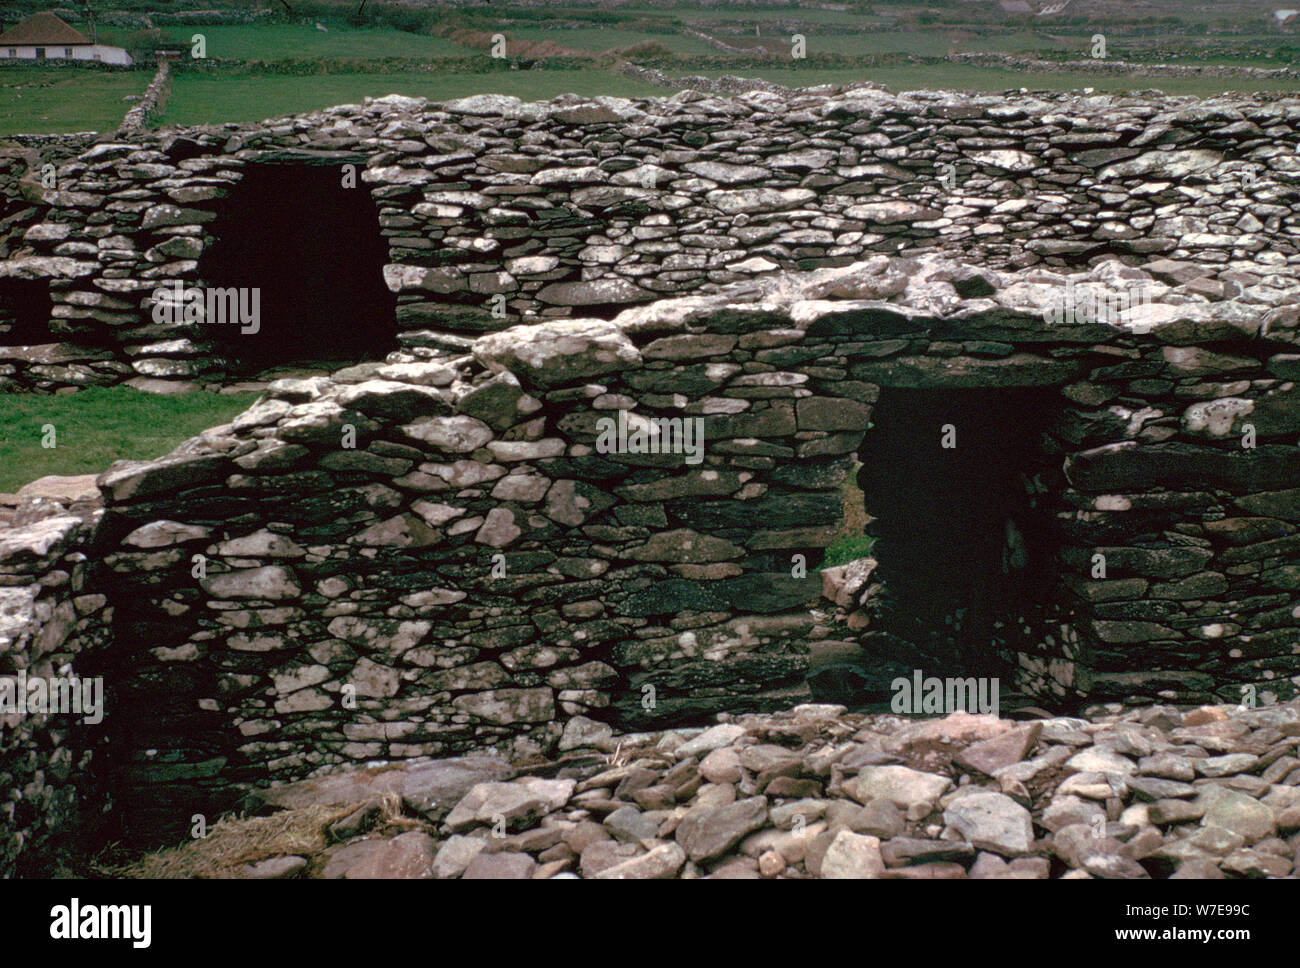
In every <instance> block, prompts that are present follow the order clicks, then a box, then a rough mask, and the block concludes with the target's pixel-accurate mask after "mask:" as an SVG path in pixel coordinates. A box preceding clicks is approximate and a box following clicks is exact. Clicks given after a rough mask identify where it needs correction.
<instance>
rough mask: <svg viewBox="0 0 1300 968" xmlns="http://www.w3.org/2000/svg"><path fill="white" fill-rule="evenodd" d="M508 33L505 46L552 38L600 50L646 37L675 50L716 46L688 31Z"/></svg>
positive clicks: (537, 30) (702, 51)
mask: <svg viewBox="0 0 1300 968" xmlns="http://www.w3.org/2000/svg"><path fill="white" fill-rule="evenodd" d="M502 33H504V34H505V37H506V50H507V51H509V49H510V41H511V40H530V41H533V42H535V43H540V42H541V41H545V40H549V41H551V42H552V43H554V44H559V45H560V46H561V47H568V48H569V49H570V50H588V51H594V52H597V53H599V52H600V51H604V50H609V49H610V48H612V47H631V46H632V45H634V44H643V43H645V42H646V41H652V42H654V43H659V44H663V45H664V46H665V47H667V48H668V49H669V50H671V51H672V52H673V53H676V54H710V53H713V52H714V49H713V48H712V47H710V46H709V45H708V44H706V43H705V42H704V41H702V40H699V39H697V38H695V37H688V36H686V35H685V34H676V33H674V34H652V33H645V32H642V31H637V30H621V29H617V28H611V29H596V28H591V29H585V28H574V29H572V30H566V29H561V28H554V27H522V28H514V29H510V30H503V31H502Z"/></svg>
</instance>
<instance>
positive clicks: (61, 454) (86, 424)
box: [0, 386, 257, 492]
mask: <svg viewBox="0 0 1300 968" xmlns="http://www.w3.org/2000/svg"><path fill="white" fill-rule="evenodd" d="M256 398H257V394H255V393H238V394H229V395H227V394H217V393H208V392H206V391H196V392H194V393H185V394H180V395H178V396H173V397H160V396H155V395H154V394H151V393H141V392H139V391H138V390H132V389H131V388H129V387H121V386H118V387H92V388H90V389H88V390H81V391H79V392H77V393H72V394H67V395H58V396H51V395H50V394H36V393H22V394H6V395H3V396H0V491H7V492H13V491H16V490H18V488H20V487H22V485H24V484H27V483H29V482H31V481H34V480H36V479H37V478H38V477H44V476H45V475H47V474H96V473H99V472H100V471H103V470H107V469H108V465H109V464H111V463H113V461H115V460H145V459H148V458H152V457H161V456H162V455H163V454H167V453H170V452H171V450H172V448H174V447H175V446H176V445H177V444H179V443H180V442H181V441H183V440H186V439H187V438H189V437H192V436H194V435H195V434H197V433H199V432H201V431H203V430H206V429H207V428H208V427H215V426H217V425H219V424H222V423H225V422H226V421H228V420H230V419H231V418H232V417H234V416H235V415H236V414H239V413H242V412H243V411H244V410H246V409H248V407H249V406H251V405H252V403H253V401H254V400H255V399H256ZM46 424H52V425H53V426H54V431H55V436H54V443H55V446H54V447H51V448H46V447H44V446H42V442H43V441H42V438H43V435H44V430H43V429H42V428H43V427H44V426H45V425H46Z"/></svg>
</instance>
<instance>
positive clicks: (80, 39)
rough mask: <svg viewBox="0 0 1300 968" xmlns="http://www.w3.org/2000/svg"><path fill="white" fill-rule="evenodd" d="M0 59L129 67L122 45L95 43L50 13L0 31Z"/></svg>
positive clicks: (128, 60)
mask: <svg viewBox="0 0 1300 968" xmlns="http://www.w3.org/2000/svg"><path fill="white" fill-rule="evenodd" d="M0 60H88V61H99V62H100V63H102V64H113V65H115V66H118V67H130V66H131V55H130V54H128V53H127V52H126V51H125V50H123V49H122V48H121V47H109V46H106V45H105V44H97V43H95V42H94V41H93V40H91V39H90V38H89V37H87V36H86V35H85V34H83V33H82V32H81V31H79V30H77V29H76V28H74V27H70V26H69V25H68V24H67V23H65V22H64V21H62V20H60V19H59V18H58V17H56V16H54V14H52V13H36V14H32V15H31V16H30V17H28V18H27V19H26V20H24V21H22V22H21V23H19V24H16V25H14V26H13V27H10V28H9V29H8V30H6V31H5V32H4V33H0Z"/></svg>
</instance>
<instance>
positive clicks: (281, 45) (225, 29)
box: [100, 24, 471, 60]
mask: <svg viewBox="0 0 1300 968" xmlns="http://www.w3.org/2000/svg"><path fill="white" fill-rule="evenodd" d="M326 26H327V31H321V30H317V29H316V28H315V27H310V26H306V25H299V24H259V25H244V24H240V25H232V26H211V25H201V26H177V27H168V28H167V30H166V33H167V35H168V36H169V37H172V38H174V39H175V40H176V41H178V42H181V43H183V44H184V45H185V46H187V47H188V46H189V45H190V43H191V41H192V38H193V36H194V35H195V34H202V35H203V36H204V38H205V39H206V41H207V56H208V57H212V58H216V59H225V60H286V59H299V58H305V57H357V58H375V57H455V56H463V55H465V54H468V53H471V51H470V50H469V49H468V48H466V47H462V46H460V44H455V43H452V42H451V41H450V40H444V39H442V38H441V37H426V36H421V35H420V34H411V33H407V32H406V31H403V30H380V29H367V30H354V29H352V28H349V27H345V26H342V25H326ZM124 33H125V32H124V31H118V32H117V34H118V35H119V40H120V35H123V34H124ZM100 34H101V36H104V35H110V32H109V31H101V32H100ZM106 42H107V41H106Z"/></svg>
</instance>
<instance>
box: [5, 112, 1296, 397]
mask: <svg viewBox="0 0 1300 968" xmlns="http://www.w3.org/2000/svg"><path fill="white" fill-rule="evenodd" d="M1298 116H1300V101H1296V100H1295V99H1293V98H1292V99H1271V98H1269V97H1267V96H1241V95H1234V96H1225V97H1223V98H1220V99H1214V100H1210V101H1194V100H1192V99H1180V98H1169V99H1142V98H1121V97H1114V96H1095V97H1083V96H1075V95H1049V94H1040V95H1020V96H1017V95H1014V94H1011V95H1007V96H1002V95H999V96H967V95H952V94H929V93H924V92H914V93H911V94H906V95H894V94H889V93H886V92H883V91H880V90H877V89H873V88H865V87H864V88H855V89H848V90H841V89H826V90H816V89H814V90H812V91H809V92H803V93H798V94H793V95H782V94H777V93H773V92H751V93H748V94H744V95H739V96H736V97H713V96H708V95H704V94H699V93H696V92H685V93H682V94H679V95H676V96H674V97H670V98H664V99H645V100H636V101H631V100H622V99H617V98H598V99H596V100H586V99H582V98H577V97H564V98H558V99H556V100H554V101H551V102H546V103H535V104H528V103H522V102H520V101H518V100H515V99H512V98H507V97H502V96H498V95H481V96H476V97H471V98H466V99H463V100H460V101H454V102H448V103H441V104H439V103H434V104H430V103H427V102H425V101H423V100H422V99H411V98H404V97H398V96H390V97H386V98H379V99H375V100H367V101H366V102H365V103H364V104H363V105H343V106H340V107H338V108H334V109H330V110H327V111H321V112H316V113H312V114H306V115H299V116H293V117H286V118H281V119H276V120H273V121H270V122H265V123H261V124H256V125H233V124H231V125H223V126H209V127H201V128H186V129H165V130H161V131H158V132H151V133H141V134H139V135H137V136H133V137H130V138H121V139H112V140H108V141H104V142H102V143H99V144H96V145H95V146H93V147H92V148H90V149H89V150H88V151H86V152H84V153H83V154H81V155H80V156H79V157H78V158H76V159H75V160H72V161H70V162H68V163H67V164H64V165H62V166H61V167H60V170H59V181H58V188H57V190H55V191H51V192H48V193H47V194H46V196H45V202H46V204H47V205H48V209H47V210H46V212H45V217H44V218H43V219H42V220H41V221H39V222H37V223H35V224H31V225H28V226H25V227H24V233H25V234H24V237H23V239H22V242H23V245H22V247H21V248H19V249H16V250H15V251H13V252H12V253H11V256H10V258H9V260H8V261H7V262H5V263H3V264H0V283H2V282H3V281H4V280H5V279H38V280H48V281H49V286H50V294H51V298H52V309H51V310H50V312H51V320H50V324H51V336H50V338H49V342H48V343H47V344H41V345H35V346H30V347H27V348H14V347H12V346H10V347H3V348H0V353H3V357H4V358H3V359H2V360H0V367H3V369H2V370H0V389H5V388H7V389H24V388H39V389H53V388H57V387H60V386H81V385H89V384H106V383H115V382H120V381H122V380H125V379H146V380H148V379H157V378H163V379H171V380H183V381H192V380H201V379H220V378H221V377H222V375H223V372H224V367H225V366H226V364H227V361H223V359H222V358H221V357H220V355H218V356H217V357H215V358H214V355H213V344H212V340H211V338H210V328H209V330H208V331H205V329H204V327H203V326H199V325H195V324H192V323H191V324H189V325H186V324H178V325H170V324H168V325H160V324H157V323H155V322H153V320H152V318H151V316H150V309H151V299H152V294H153V292H154V290H155V289H156V288H157V287H158V286H159V285H160V284H162V283H166V282H169V281H171V280H182V281H184V282H185V283H186V284H187V285H202V284H204V283H205V280H204V279H203V278H202V269H203V255H204V253H205V252H206V251H208V249H209V247H210V245H211V243H212V242H213V240H214V238H216V237H218V236H219V235H220V234H221V232H222V229H223V227H222V225H221V224H220V223H219V221H218V217H217V216H218V212H219V210H220V202H221V201H222V199H223V198H224V197H226V196H228V195H230V193H232V192H236V191H237V184H238V182H239V180H240V178H241V176H242V174H243V173H244V172H245V171H246V170H247V168H248V166H249V165H254V164H261V163H270V162H276V163H301V164H327V165H338V166H340V168H341V166H343V165H346V164H353V165H356V166H358V167H359V168H360V169H361V179H360V181H359V183H358V188H357V189H355V190H360V191H368V192H370V194H371V196H372V197H373V199H374V201H375V204H376V206H377V218H378V220H379V222H380V225H381V227H382V231H383V233H384V236H385V239H386V241H387V245H388V250H389V254H388V263H387V264H386V265H385V266H383V267H382V269H381V267H378V266H376V267H374V269H375V271H376V272H380V271H382V273H383V275H384V278H385V280H386V281H387V284H388V286H389V287H390V288H391V289H392V291H393V292H394V293H396V295H397V309H396V324H397V328H398V330H399V333H400V338H401V339H402V341H403V343H404V344H405V345H406V346H419V345H442V344H444V343H445V337H446V335H447V334H449V333H450V334H456V333H459V334H470V335H473V334H477V333H481V332H484V331H492V330H497V329H503V328H506V327H508V326H511V325H515V324H518V323H519V322H521V321H528V320H533V319H537V318H544V317H548V316H568V315H580V316H593V315H594V316H600V317H603V318H608V317H609V316H612V315H613V314H614V312H615V311H616V310H617V309H619V308H621V307H625V306H627V305H632V304H638V303H644V302H649V301H652V300H654V299H656V298H661V297H664V296H674V295H682V294H696V293H700V292H708V291H712V290H714V289H716V288H717V287H719V286H722V285H726V284H729V283H732V282H735V281H737V280H743V279H748V278H753V277H758V276H762V275H764V274H766V273H770V272H773V271H775V270H777V269H805V270H807V269H815V268H822V267H828V266H842V265H846V264H848V263H851V262H853V261H855V260H857V259H860V258H863V257H864V256H866V255H870V254H872V253H889V254H898V253H900V252H901V253H902V254H909V255H910V254H921V253H924V252H928V251H936V252H943V253H946V254H949V255H954V256H961V257H963V258H966V259H968V260H970V261H972V262H975V263H977V264H982V265H985V266H988V267H991V268H1014V267H1019V266H1027V265H1033V264H1040V263H1042V264H1046V265H1049V266H1058V267H1061V266H1068V265H1086V264H1088V263H1089V262H1091V261H1095V260H1097V259H1100V258H1104V257H1118V258H1121V259H1124V260H1127V261H1129V262H1133V263H1140V262H1143V261H1146V260H1149V259H1151V258H1154V257H1157V256H1164V257H1172V258H1177V259H1188V260H1194V261H1199V262H1203V263H1206V264H1211V265H1221V266H1222V265H1230V266H1234V267H1238V268H1242V269H1245V270H1246V271H1257V272H1269V271H1277V270H1280V269H1282V268H1285V267H1289V266H1294V263H1295V261H1296V259H1297V252H1296V246H1295V237H1296V215H1295V214H1294V204H1295V200H1296V182H1297V176H1298V175H1300V161H1298V160H1297V158H1296V147H1297V141H1298V139H1297V135H1296V130H1295V124H1296V118H1297V117H1298ZM343 180H344V176H343V175H342V174H341V175H340V184H342V182H343ZM341 190H343V189H341ZM246 217H247V218H248V219H255V218H256V217H257V213H256V212H254V211H251V210H250V211H248V212H247V216H246ZM311 219H312V213H311V212H310V211H304V213H303V233H302V234H303V238H304V250H303V252H302V258H304V259H310V258H311V254H310V249H309V244H310V236H311V228H310V226H311ZM3 290H4V287H3V286H2V285H0V304H3V302H4V299H5V294H4V291H3ZM494 310H495V311H494ZM2 315H3V310H2V309H0V317H2Z"/></svg>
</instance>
